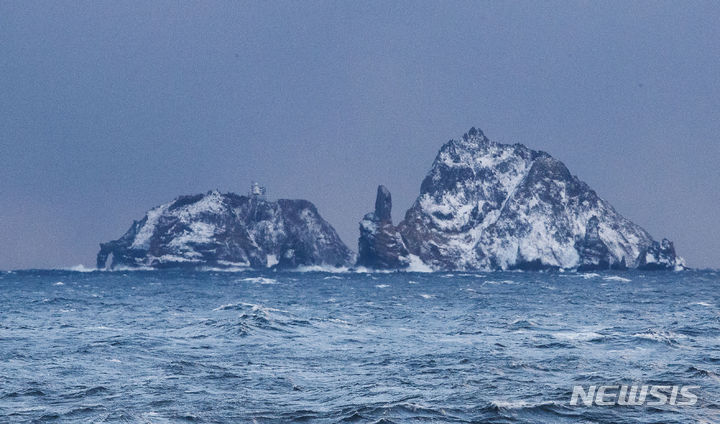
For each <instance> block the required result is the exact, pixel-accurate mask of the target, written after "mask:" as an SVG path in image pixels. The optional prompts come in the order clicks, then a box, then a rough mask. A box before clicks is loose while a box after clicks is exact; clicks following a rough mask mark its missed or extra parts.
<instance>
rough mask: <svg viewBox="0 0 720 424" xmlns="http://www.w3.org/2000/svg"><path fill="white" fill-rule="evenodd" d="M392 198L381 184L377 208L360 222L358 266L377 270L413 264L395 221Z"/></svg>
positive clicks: (376, 200) (376, 203) (376, 199)
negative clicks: (393, 221)
mask: <svg viewBox="0 0 720 424" xmlns="http://www.w3.org/2000/svg"><path fill="white" fill-rule="evenodd" d="M391 212H392V198H391V196H390V191H389V190H388V189H387V188H386V187H385V186H383V185H381V186H379V187H378V190H377V197H376V198H375V211H374V212H371V213H369V214H367V215H365V217H364V218H363V219H362V221H360V239H359V240H358V259H357V265H359V266H364V267H369V268H375V269H399V268H406V267H407V266H409V265H410V260H409V258H408V254H409V253H408V251H407V249H406V248H405V244H404V242H403V240H402V237H401V236H400V233H399V232H398V231H397V228H395V226H393V223H392V216H391Z"/></svg>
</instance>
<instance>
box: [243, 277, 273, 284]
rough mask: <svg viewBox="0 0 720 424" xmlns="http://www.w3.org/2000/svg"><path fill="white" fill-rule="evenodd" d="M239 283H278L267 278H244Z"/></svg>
mask: <svg viewBox="0 0 720 424" xmlns="http://www.w3.org/2000/svg"><path fill="white" fill-rule="evenodd" d="M239 281H241V282H245V283H255V284H264V285H268V284H277V283H278V282H277V280H275V279H272V278H266V277H248V278H243V279H242V280H239Z"/></svg>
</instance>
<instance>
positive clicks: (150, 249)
mask: <svg viewBox="0 0 720 424" xmlns="http://www.w3.org/2000/svg"><path fill="white" fill-rule="evenodd" d="M353 261H354V254H353V253H352V252H351V251H350V249H348V248H347V246H345V244H344V243H343V242H342V241H341V240H340V237H339V236H338V235H337V233H336V232H335V229H334V228H333V227H332V226H331V225H330V224H329V223H328V222H327V221H325V220H324V219H323V218H322V217H321V216H320V214H319V213H318V211H317V209H316V208H315V206H314V205H313V204H312V203H310V202H308V201H307V200H287V199H280V200H277V201H268V200H265V199H264V198H263V197H260V196H254V195H252V194H250V195H248V196H239V195H237V194H233V193H220V192H218V191H211V192H208V193H206V194H197V195H192V196H180V197H178V198H177V199H175V200H174V201H172V202H170V203H166V204H164V205H161V206H158V207H155V208H153V209H151V210H150V211H148V212H147V214H146V215H145V217H143V218H142V219H141V220H140V221H135V222H134V223H133V224H132V225H131V226H130V229H129V230H128V231H127V232H126V233H125V235H123V236H122V237H120V238H119V239H117V240H114V241H110V242H108V243H102V244H101V245H100V252H99V253H98V255H97V267H98V268H99V269H105V268H118V267H128V268H138V267H150V268H169V267H193V268H194V267H201V266H206V267H220V268H227V267H247V268H269V267H277V268H296V267H300V266H313V265H320V266H335V267H340V266H347V265H351V264H352V262H353Z"/></svg>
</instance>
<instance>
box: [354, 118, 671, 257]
mask: <svg viewBox="0 0 720 424" xmlns="http://www.w3.org/2000/svg"><path fill="white" fill-rule="evenodd" d="M390 209H391V197H390V192H389V191H388V190H387V189H386V188H385V187H384V186H380V187H379V188H378V193H377V198H376V203H375V211H374V212H373V213H370V214H368V215H366V216H365V217H364V218H363V220H362V221H361V222H360V239H359V242H358V247H359V249H358V250H359V255H358V260H357V264H358V265H362V266H365V267H371V268H378V269H407V268H408V267H409V266H410V265H411V264H412V263H414V262H417V261H418V259H419V261H420V262H422V263H423V264H425V265H428V266H429V267H431V268H432V269H435V270H508V269H523V270H541V269H577V270H604V269H627V268H638V269H648V270H650V269H663V270H664V269H669V270H673V269H683V268H684V267H685V263H684V261H683V259H682V258H680V257H678V256H677V255H676V254H675V248H674V246H673V244H672V242H670V241H668V240H666V239H663V240H662V242H657V241H655V240H654V239H653V238H652V237H651V236H650V234H648V232H647V231H645V230H644V229H643V228H641V227H640V226H638V225H636V224H634V223H633V222H631V221H630V220H628V219H626V218H624V217H623V216H622V215H620V214H619V213H618V212H617V211H616V210H615V209H614V208H613V207H612V206H611V205H610V204H609V203H608V202H606V201H605V200H603V199H602V198H601V197H599V196H598V195H597V193H596V192H595V191H594V190H592V189H591V188H590V187H589V186H588V185H587V184H585V183H584V182H582V181H580V180H579V179H578V178H577V177H576V176H574V175H572V174H571V173H570V171H569V170H568V169H567V167H566V166H565V165H564V164H563V163H562V162H560V161H559V160H557V159H555V158H554V157H552V156H550V155H549V154H548V153H545V152H542V151H536V150H531V149H529V148H527V147H525V146H523V145H522V144H513V145H509V144H501V143H496V142H492V141H490V140H489V139H488V138H487V137H485V135H484V134H483V132H482V131H480V130H478V129H475V128H471V129H470V131H468V132H467V133H466V134H464V135H463V137H462V138H460V139H459V140H450V141H449V142H447V143H445V144H444V145H443V146H442V148H441V149H440V152H439V153H438V154H437V157H436V158H435V161H434V162H433V164H432V168H431V170H430V172H429V173H428V175H427V176H426V177H425V179H424V181H423V182H422V185H421V187H420V195H419V196H418V197H417V199H416V200H415V203H414V204H413V205H412V207H411V208H410V209H409V210H408V211H407V212H406V213H405V218H404V219H403V220H402V221H401V222H400V223H399V224H398V225H397V226H395V225H393V223H392V219H391V217H390Z"/></svg>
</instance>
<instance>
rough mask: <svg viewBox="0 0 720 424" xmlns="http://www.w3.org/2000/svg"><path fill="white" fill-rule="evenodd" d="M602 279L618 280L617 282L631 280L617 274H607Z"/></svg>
mask: <svg viewBox="0 0 720 424" xmlns="http://www.w3.org/2000/svg"><path fill="white" fill-rule="evenodd" d="M603 280H605V281H618V282H621V283H629V282H631V281H632V280H631V279H629V278H623V277H619V276H617V275H610V276H607V277H603Z"/></svg>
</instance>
